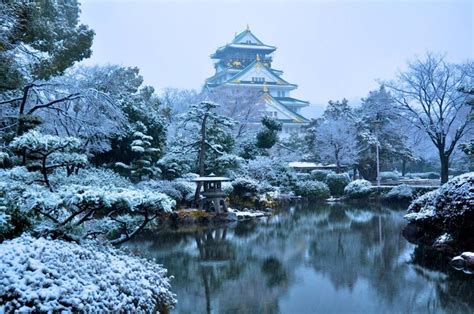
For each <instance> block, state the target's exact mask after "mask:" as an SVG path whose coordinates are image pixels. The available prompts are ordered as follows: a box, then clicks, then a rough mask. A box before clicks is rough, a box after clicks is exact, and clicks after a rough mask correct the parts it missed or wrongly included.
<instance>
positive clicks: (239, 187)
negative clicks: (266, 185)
mask: <svg viewBox="0 0 474 314" xmlns="http://www.w3.org/2000/svg"><path fill="white" fill-rule="evenodd" d="M232 188H233V192H232V193H233V194H235V195H237V196H245V195H255V194H257V193H258V182H257V181H255V180H253V179H250V178H245V177H239V178H236V179H235V180H234V181H232Z"/></svg>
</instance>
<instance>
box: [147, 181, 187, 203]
mask: <svg viewBox="0 0 474 314" xmlns="http://www.w3.org/2000/svg"><path fill="white" fill-rule="evenodd" d="M138 187H143V188H146V189H149V190H152V191H156V192H160V193H163V194H166V195H168V196H169V197H171V198H172V199H173V200H175V201H176V202H177V203H178V204H181V203H183V202H189V201H191V200H192V199H193V197H194V192H195V191H196V184H195V183H194V182H189V181H186V180H184V179H176V180H173V181H168V180H150V181H144V182H141V183H139V184H138Z"/></svg>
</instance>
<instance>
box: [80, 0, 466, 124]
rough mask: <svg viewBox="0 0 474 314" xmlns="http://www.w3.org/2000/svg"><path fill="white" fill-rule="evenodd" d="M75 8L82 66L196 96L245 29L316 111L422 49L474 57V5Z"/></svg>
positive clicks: (119, 1)
mask: <svg viewBox="0 0 474 314" xmlns="http://www.w3.org/2000/svg"><path fill="white" fill-rule="evenodd" d="M81 2H82V21H83V22H84V23H86V24H88V25H89V26H90V27H91V28H93V29H94V30H95V32H96V36H95V39H94V44H93V46H92V48H93V55H92V57H91V58H90V59H89V60H87V61H86V62H85V63H86V64H106V63H117V64H122V65H127V66H128V65H129V66H138V67H139V68H140V70H141V73H142V74H143V76H144V78H145V82H146V83H147V84H149V85H152V86H154V87H155V88H156V89H157V90H158V91H159V90H161V89H162V88H164V87H177V88H195V89H199V88H201V87H202V84H203V82H204V80H205V79H206V78H207V77H209V76H211V75H212V74H213V73H214V69H213V63H212V60H211V59H210V58H209V55H210V54H211V53H213V52H214V51H215V49H216V48H217V47H219V46H222V45H224V44H226V43H228V42H230V41H231V40H232V39H233V37H234V34H235V33H236V32H237V33H238V32H240V31H242V30H244V29H245V28H246V25H247V24H248V25H249V26H250V29H251V30H252V32H253V33H254V34H255V35H256V36H257V37H258V38H260V40H262V41H263V42H264V43H266V44H269V45H274V46H276V47H278V49H277V50H276V52H275V53H274V63H273V67H274V68H276V69H280V70H283V71H284V74H283V78H284V79H286V80H287V81H289V82H291V83H296V84H298V85H299V88H298V90H296V91H295V92H293V96H294V97H298V98H301V99H305V100H309V101H311V102H312V103H314V104H326V103H327V101H328V100H330V99H342V98H343V97H345V98H348V99H350V100H357V99H360V98H361V97H364V96H365V95H366V94H367V93H368V91H369V90H371V89H375V88H377V82H376V80H377V79H389V78H391V77H393V76H394V75H395V73H396V71H397V70H399V69H403V67H404V66H405V64H406V61H407V60H409V59H411V58H413V57H415V56H417V55H418V56H420V55H421V56H422V55H423V54H425V52H426V51H434V52H439V53H443V54H446V55H447V57H448V59H449V60H451V61H454V62H461V61H463V60H466V59H468V58H473V56H474V21H473V20H474V0H459V1H458V0H449V1H408V0H405V1H383V0H379V1H374V0H372V1H367V0H366V1H337V0H333V1H268V0H267V1H265V0H264V1H255V0H253V1H251V0H245V1H223V0H220V1H218V0H215V1H196V0H194V1H190V0H188V1H183V0H181V1H164V0H138V1H137V0H133V1H132V0H115V1H114V0H82V1H81ZM316 112H317V109H316V108H309V109H308V110H306V114H307V115H309V116H313V115H315V114H316Z"/></svg>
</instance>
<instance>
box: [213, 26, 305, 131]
mask: <svg viewBox="0 0 474 314" xmlns="http://www.w3.org/2000/svg"><path fill="white" fill-rule="evenodd" d="M276 49H277V48H276V47H274V46H269V45H266V44H264V43H263V42H262V41H260V40H259V39H258V38H257V37H256V36H255V35H254V34H253V33H252V32H251V31H250V29H249V28H248V26H247V29H246V30H244V31H243V32H241V33H240V34H238V35H236V36H235V38H234V40H233V41H232V42H231V43H229V44H227V45H225V46H222V47H219V48H217V50H216V52H215V53H213V54H212V55H211V58H212V59H213V60H214V61H215V62H214V67H215V70H216V73H215V74H214V75H213V76H212V77H210V78H208V79H207V80H206V83H205V87H206V88H209V89H213V88H216V87H219V86H222V85H226V86H242V87H246V88H247V87H248V88H257V89H259V90H263V91H264V94H263V96H262V98H263V101H264V104H265V109H264V111H265V112H264V113H265V114H266V115H269V116H270V117H272V118H275V119H277V120H279V121H280V122H281V123H282V124H283V133H291V132H293V131H297V130H298V129H299V128H300V127H301V126H303V125H306V124H307V123H308V122H309V121H308V119H306V118H305V117H303V116H302V115H301V114H300V110H301V108H303V107H306V106H308V105H309V102H307V101H304V100H299V99H296V98H292V97H290V92H291V91H293V90H295V89H296V88H298V86H297V85H296V84H291V83H289V82H287V81H285V80H284V79H283V78H282V77H281V76H282V74H283V71H280V70H276V69H273V68H272V61H273V52H274V51H275V50H276Z"/></svg>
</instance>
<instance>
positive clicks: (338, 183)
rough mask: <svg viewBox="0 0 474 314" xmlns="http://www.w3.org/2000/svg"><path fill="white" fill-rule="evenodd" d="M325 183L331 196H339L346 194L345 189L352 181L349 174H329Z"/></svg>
mask: <svg viewBox="0 0 474 314" xmlns="http://www.w3.org/2000/svg"><path fill="white" fill-rule="evenodd" d="M325 181H326V184H327V185H328V187H329V190H330V191H331V195H334V196H339V195H342V194H344V188H345V187H346V186H347V185H348V184H349V183H350V182H351V179H350V178H349V175H348V174H347V173H329V174H328V175H327V176H326V180H325Z"/></svg>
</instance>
